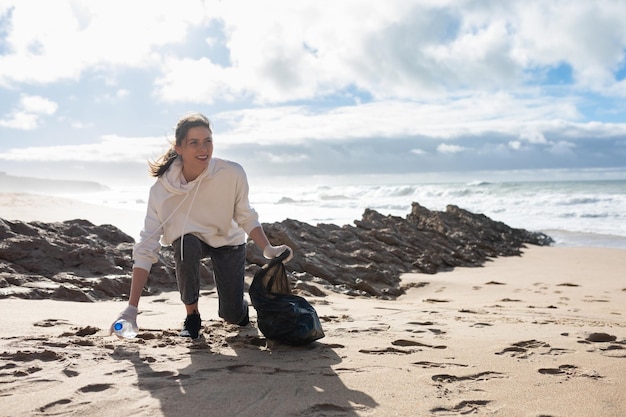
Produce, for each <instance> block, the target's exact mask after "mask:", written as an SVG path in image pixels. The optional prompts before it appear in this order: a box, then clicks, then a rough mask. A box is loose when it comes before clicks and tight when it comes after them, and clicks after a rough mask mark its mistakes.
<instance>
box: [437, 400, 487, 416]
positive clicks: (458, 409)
mask: <svg viewBox="0 0 626 417" xmlns="http://www.w3.org/2000/svg"><path fill="white" fill-rule="evenodd" d="M490 402H491V401H489V400H464V401H461V402H460V403H458V404H456V405H455V406H453V407H435V408H432V409H431V410H430V412H431V413H434V414H438V413H446V414H447V415H455V416H456V415H465V414H476V413H479V412H480V411H481V409H482V408H484V407H485V406H486V405H487V404H489V403H490ZM449 413H451V414H449Z"/></svg>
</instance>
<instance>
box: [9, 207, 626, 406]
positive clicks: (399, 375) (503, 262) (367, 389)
mask: <svg viewBox="0 0 626 417" xmlns="http://www.w3.org/2000/svg"><path fill="white" fill-rule="evenodd" d="M6 198H8V197H7V196H6V195H2V202H3V204H2V205H1V207H2V210H0V217H1V218H5V219H8V220H14V219H21V220H33V219H35V217H36V216H39V215H41V217H40V218H37V220H43V221H54V220H62V218H51V217H48V218H46V217H44V215H43V214H44V213H46V212H47V213H48V214H47V215H50V213H55V215H59V216H61V217H65V216H64V215H63V214H62V213H59V212H58V210H57V209H58V204H59V203H58V201H56V202H55V201H52V200H53V199H51V204H50V205H49V206H47V205H45V204H38V205H37V206H36V208H33V210H35V211H33V212H31V213H29V216H31V217H30V218H25V217H22V216H20V212H19V211H18V212H16V211H13V212H9V208H8V207H9V205H8V204H7V200H6ZM40 203H41V201H40ZM67 204H69V203H67ZM84 208H85V207H84V206H81V207H77V208H76V210H77V211H76V212H72V213H71V214H72V216H70V217H69V218H75V217H83V218H87V219H88V220H91V221H93V220H92V219H95V216H96V213H98V214H97V215H98V216H102V218H101V219H99V222H101V223H112V224H116V219H115V217H112V216H111V215H110V213H109V214H107V213H102V212H98V211H97V210H93V211H91V212H89V213H86V212H83V211H82V210H84ZM92 209H94V208H93V207H92ZM37 210H38V211H39V212H38V213H37ZM11 213H13V214H12V215H7V214H11ZM24 213H25V211H24V212H22V215H24ZM75 213H76V214H83V213H84V214H85V216H74V214H75ZM65 214H67V212H66V213H65ZM90 216H91V218H90ZM118 220H119V219H118ZM118 224H119V223H118ZM118 224H116V225H118ZM122 230H124V229H123V228H122ZM125 231H126V230H125ZM126 232H127V233H129V232H128V231H126ZM131 233H132V231H131ZM131 233H129V234H131ZM296 256H297V254H296ZM624 270H626V251H625V250H621V249H600V248H560V247H534V246H529V247H528V248H526V249H524V250H523V255H522V256H521V257H506V258H498V259H495V260H493V261H491V262H488V263H487V264H486V265H485V266H484V267H482V268H457V269H455V270H454V271H451V272H446V273H438V274H435V275H426V274H405V275H403V277H402V281H403V285H404V286H406V287H407V291H406V294H405V295H403V296H401V297H399V298H398V299H397V300H393V301H387V300H380V299H373V298H354V297H348V296H345V295H342V294H337V293H328V295H326V296H324V297H307V298H308V300H309V301H310V302H311V304H313V305H314V306H315V308H316V310H317V312H318V314H319V316H320V318H321V321H322V325H323V327H324V331H325V333H326V337H325V338H323V339H321V340H319V341H318V342H315V343H313V344H311V345H308V346H304V347H290V346H285V345H277V344H273V343H271V342H270V343H268V341H267V340H266V339H265V338H264V337H263V336H262V334H261V333H260V332H259V331H258V329H257V328H256V326H255V321H256V320H255V319H256V316H255V311H254V309H253V308H251V310H250V312H251V319H252V324H251V325H249V326H248V327H246V328H239V327H237V326H232V325H228V324H225V323H223V322H222V321H221V320H220V319H218V317H217V297H216V294H215V292H214V288H203V290H202V298H201V300H200V308H201V313H202V317H203V323H204V329H203V334H204V337H203V338H202V339H201V340H200V341H198V342H191V341H189V340H186V339H182V338H180V337H178V336H177V334H178V331H179V329H180V326H181V325H182V320H183V319H184V311H183V307H182V305H181V303H180V301H179V299H178V293H177V292H168V293H163V294H160V295H157V296H149V297H143V298H142V300H141V304H140V312H141V313H140V316H139V319H138V323H139V326H140V328H141V332H140V335H139V337H137V338H135V339H131V340H118V339H117V338H115V337H113V336H109V335H108V328H109V325H110V324H111V321H112V320H113V319H115V317H116V316H117V313H118V312H119V311H121V310H122V309H123V308H124V306H125V302H122V301H119V302H115V301H105V302H96V303H78V302H67V301H51V300H21V299H15V298H8V299H1V300H0V312H1V313H2V314H0V344H1V346H0V352H1V353H0V415H2V416H35V415H42V416H45V415H77V416H78V415H80V416H84V415H94V416H95V415H98V416H120V415H124V416H204V415H210V416H244V417H248V416H250V417H260V416H381V417H387V416H460V415H484V416H507V417H515V416H533V417H540V416H543V417H547V416H551V417H569V416H606V417H611V416H614V417H618V416H624V415H626V382H625V381H624V370H626V278H625V276H624ZM1 290H2V289H1V288H0V291H1Z"/></svg>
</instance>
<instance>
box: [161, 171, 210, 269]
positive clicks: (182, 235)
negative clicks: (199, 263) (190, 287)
mask: <svg viewBox="0 0 626 417" xmlns="http://www.w3.org/2000/svg"><path fill="white" fill-rule="evenodd" d="M203 179H204V177H203V178H200V181H198V183H197V184H196V189H195V191H194V192H193V197H192V198H191V203H190V204H189V209H188V210H187V214H186V215H185V221H184V222H183V227H182V229H181V233H180V260H181V261H183V260H184V259H185V256H184V254H183V238H184V237H185V226H186V225H187V219H189V213H191V208H192V207H193V202H194V201H196V195H198V190H199V189H200V184H201V183H202V180H203ZM188 195H189V193H187V194H185V198H184V199H183V201H181V203H180V204H179V205H178V207H180V205H181V204H183V202H184V201H185V199H187V196H188ZM178 207H176V209H174V211H173V212H172V214H174V212H175V211H176V210H177V209H178ZM170 217H172V215H171V214H170ZM167 220H169V217H168V218H167ZM167 220H165V222H166V221H167ZM165 222H163V224H165Z"/></svg>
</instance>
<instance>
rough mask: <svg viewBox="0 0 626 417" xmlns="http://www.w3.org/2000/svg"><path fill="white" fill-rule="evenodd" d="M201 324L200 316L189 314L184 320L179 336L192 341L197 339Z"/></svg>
mask: <svg viewBox="0 0 626 417" xmlns="http://www.w3.org/2000/svg"><path fill="white" fill-rule="evenodd" d="M201 323H202V320H200V314H198V313H193V314H189V315H188V316H187V317H186V318H185V325H184V326H183V329H182V330H181V331H180V335H181V336H182V337H191V338H192V339H197V338H198V337H199V333H200V328H201V327H202V325H201Z"/></svg>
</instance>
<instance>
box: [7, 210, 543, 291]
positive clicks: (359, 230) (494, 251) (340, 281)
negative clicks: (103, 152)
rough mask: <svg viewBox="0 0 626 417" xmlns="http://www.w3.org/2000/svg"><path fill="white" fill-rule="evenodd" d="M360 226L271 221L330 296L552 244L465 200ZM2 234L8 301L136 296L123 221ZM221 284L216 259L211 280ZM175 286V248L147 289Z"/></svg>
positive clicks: (302, 273) (303, 274) (374, 215)
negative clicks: (471, 208)
mask: <svg viewBox="0 0 626 417" xmlns="http://www.w3.org/2000/svg"><path fill="white" fill-rule="evenodd" d="M354 223H355V225H354V226H352V225H345V226H336V225H330V224H319V225H317V226H312V225H309V224H307V223H302V222H299V221H297V220H290V219H288V220H284V221H282V222H277V223H272V224H264V225H263V227H264V229H265V231H266V233H267V235H268V237H269V239H270V241H271V242H272V243H273V244H286V245H289V246H290V247H292V248H293V249H294V250H295V252H296V255H295V256H294V258H293V260H292V261H291V262H289V263H288V264H287V269H288V270H289V271H290V272H291V274H292V277H293V280H294V281H296V283H295V285H296V287H300V288H304V289H307V291H308V292H311V293H314V294H315V295H321V293H319V290H316V289H318V288H319V286H322V287H323V288H325V289H327V290H329V291H340V292H344V293H347V294H351V295H355V296H374V297H384V298H394V297H396V296H398V295H400V294H402V292H403V290H402V289H401V287H400V275H401V274H403V273H406V272H422V273H427V274H434V273H436V272H440V271H447V270H450V269H452V268H454V267H457V266H464V267H475V266H481V265H483V264H484V262H485V261H486V260H487V259H489V258H495V257H498V256H513V255H520V254H521V248H523V247H524V245H525V244H534V245H548V244H550V243H551V242H552V240H551V239H550V238H549V237H548V236H546V235H544V234H542V233H533V232H528V231H526V230H522V229H514V228H510V227H508V226H507V225H505V224H503V223H501V222H496V221H493V220H491V219H489V218H488V217H486V216H484V215H481V214H473V213H470V212H468V211H466V210H463V209H461V208H459V207H456V206H448V207H447V209H446V211H445V212H435V211H430V210H428V209H426V208H424V207H422V206H420V205H419V204H417V203H413V206H412V210H411V213H410V214H409V215H408V216H407V217H406V218H400V217H396V216H384V215H382V214H380V213H378V212H376V211H373V210H366V211H365V213H364V214H363V217H362V219H361V220H357V221H355V222H354ZM0 239H1V241H0V298H6V297H21V298H30V299H37V298H52V299H62V300H72V301H96V300H104V299H111V298H118V297H119V298H123V299H126V298H127V296H128V292H129V289H130V275H131V271H132V260H131V254H132V247H133V244H134V241H133V239H132V238H131V237H130V236H128V235H126V234H124V233H123V232H121V231H120V230H118V229H117V228H115V227H114V226H111V225H101V226H95V225H93V224H92V223H90V222H88V221H86V220H69V221H66V222H62V223H42V222H29V223H25V222H20V221H7V220H2V219H0ZM248 262H249V266H248V268H247V275H248V276H249V277H251V276H252V275H253V274H254V273H255V272H256V270H257V269H258V268H259V267H260V265H263V264H264V263H265V259H264V258H263V256H262V254H261V252H260V251H259V250H258V249H257V248H256V247H255V246H254V244H253V243H251V242H250V243H248ZM307 282H309V283H310V282H314V283H317V284H319V285H318V286H312V285H310V284H307ZM212 283H213V279H212V272H211V264H210V261H208V260H207V261H206V262H203V267H202V284H203V287H205V288H206V287H208V286H210V285H212ZM175 289H176V279H175V275H174V271H173V260H172V251H171V248H163V250H162V251H161V255H160V261H159V262H158V263H157V264H155V265H154V266H153V268H152V271H151V274H150V278H149V281H148V285H147V286H146V288H145V289H144V294H157V293H159V292H160V291H170V290H175ZM315 291H317V293H315Z"/></svg>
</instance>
